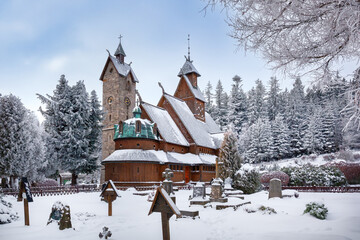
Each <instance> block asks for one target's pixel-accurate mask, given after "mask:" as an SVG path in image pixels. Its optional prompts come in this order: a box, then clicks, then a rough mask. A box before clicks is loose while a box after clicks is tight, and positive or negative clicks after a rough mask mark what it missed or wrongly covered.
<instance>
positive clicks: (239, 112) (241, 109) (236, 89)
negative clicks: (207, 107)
mask: <svg viewBox="0 0 360 240" xmlns="http://www.w3.org/2000/svg"><path fill="white" fill-rule="evenodd" d="M241 82H242V80H241V78H240V77H239V76H237V75H235V76H234V77H233V85H232V89H231V93H230V101H229V113H228V121H229V123H230V124H232V125H233V128H234V131H235V132H236V134H240V132H241V129H242V127H243V125H244V124H245V123H246V122H247V112H246V111H247V106H246V95H245V93H244V91H243V90H242V87H241Z"/></svg>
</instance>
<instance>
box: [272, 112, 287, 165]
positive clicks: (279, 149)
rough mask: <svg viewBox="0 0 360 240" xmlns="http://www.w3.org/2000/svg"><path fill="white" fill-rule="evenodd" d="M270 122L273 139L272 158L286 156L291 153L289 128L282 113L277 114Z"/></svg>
mask: <svg viewBox="0 0 360 240" xmlns="http://www.w3.org/2000/svg"><path fill="white" fill-rule="evenodd" d="M270 124H271V135H272V139H273V144H272V146H273V149H272V152H271V153H272V159H282V158H286V157H287V156H289V154H290V144H289V142H290V141H289V128H288V126H287V125H286V122H285V121H284V118H283V117H282V116H281V115H280V114H278V115H276V117H275V119H274V121H271V122H270Z"/></svg>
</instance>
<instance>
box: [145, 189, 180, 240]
mask: <svg viewBox="0 0 360 240" xmlns="http://www.w3.org/2000/svg"><path fill="white" fill-rule="evenodd" d="M153 212H160V213H161V224H162V233H163V240H170V227H169V219H170V218H171V216H172V215H174V214H175V215H176V216H177V217H181V212H180V210H179V209H178V207H177V206H176V205H175V203H174V202H173V201H172V199H171V198H170V196H169V194H168V193H167V192H166V191H165V189H164V188H162V187H158V189H157V190H156V193H155V197H154V200H153V203H152V205H151V208H150V211H149V215H150V214H152V213H153Z"/></svg>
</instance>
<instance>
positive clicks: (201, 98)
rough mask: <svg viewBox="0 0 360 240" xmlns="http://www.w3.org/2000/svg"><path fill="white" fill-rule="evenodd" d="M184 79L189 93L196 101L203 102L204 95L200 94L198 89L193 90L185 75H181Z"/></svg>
mask: <svg viewBox="0 0 360 240" xmlns="http://www.w3.org/2000/svg"><path fill="white" fill-rule="evenodd" d="M183 77H184V79H185V82H186V84H187V85H188V87H189V88H190V91H191V92H192V94H193V95H194V96H195V98H196V99H199V100H201V101H203V102H205V98H204V95H203V94H202V92H201V91H200V89H199V87H197V88H195V87H194V86H193V85H192V84H191V82H190V80H189V78H188V77H187V76H186V75H183Z"/></svg>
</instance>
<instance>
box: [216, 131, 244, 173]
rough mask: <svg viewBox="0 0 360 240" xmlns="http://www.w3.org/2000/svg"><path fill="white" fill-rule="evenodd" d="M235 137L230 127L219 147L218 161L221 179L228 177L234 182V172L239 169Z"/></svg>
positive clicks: (238, 155) (239, 163)
mask: <svg viewBox="0 0 360 240" xmlns="http://www.w3.org/2000/svg"><path fill="white" fill-rule="evenodd" d="M237 142H238V140H237V136H236V133H235V132H234V131H233V129H232V127H231V126H230V129H228V131H227V132H226V133H225V134H224V140H223V142H222V144H221V147H220V153H219V161H220V162H221V163H222V166H221V177H222V178H223V179H225V178H228V177H230V178H231V179H232V180H234V177H235V174H236V172H237V171H238V170H239V169H240V167H241V157H240V154H239V152H238V144H237Z"/></svg>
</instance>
